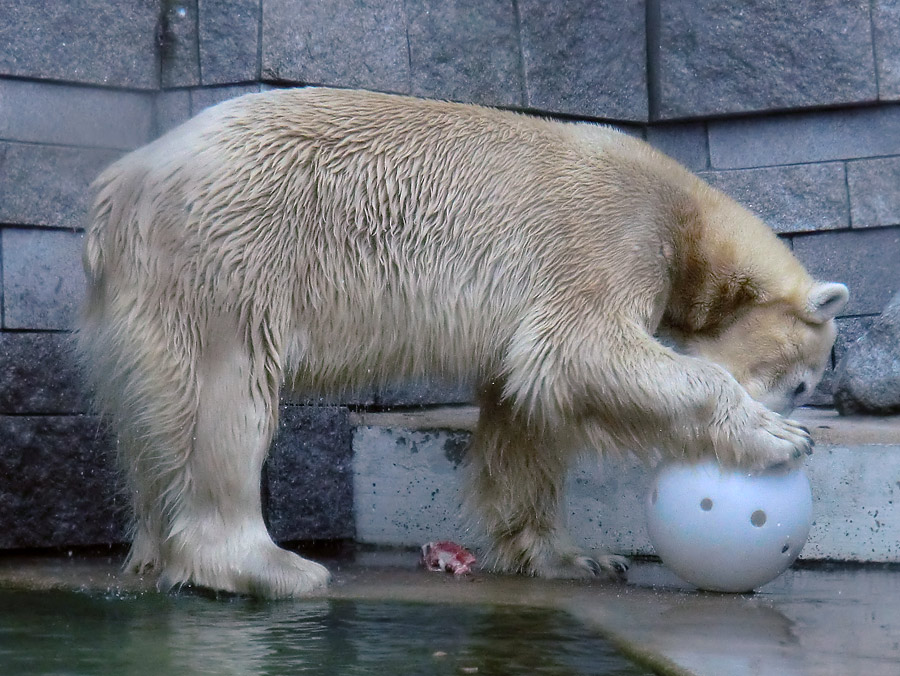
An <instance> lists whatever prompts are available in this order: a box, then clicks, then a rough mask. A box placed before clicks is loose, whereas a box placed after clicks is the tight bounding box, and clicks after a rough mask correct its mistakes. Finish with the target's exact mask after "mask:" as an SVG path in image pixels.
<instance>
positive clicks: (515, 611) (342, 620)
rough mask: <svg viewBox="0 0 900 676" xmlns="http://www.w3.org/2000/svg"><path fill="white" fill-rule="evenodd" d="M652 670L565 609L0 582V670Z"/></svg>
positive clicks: (188, 675) (502, 675) (123, 673)
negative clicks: (85, 590)
mask: <svg viewBox="0 0 900 676" xmlns="http://www.w3.org/2000/svg"><path fill="white" fill-rule="evenodd" d="M473 673H474V674H479V675H480V676H484V675H485V674H488V675H491V674H495V675H497V676H515V675H517V674H523V675H524V674H553V675H559V676H576V675H580V674H591V675H605V676H649V674H650V673H651V672H649V671H646V670H644V669H642V668H639V667H636V666H635V665H633V664H632V663H631V662H629V661H628V660H627V659H625V658H624V657H622V656H621V655H620V654H619V653H618V652H616V650H615V649H614V648H613V647H612V646H611V645H610V643H609V642H608V641H605V640H604V639H602V638H599V637H598V636H596V635H594V634H592V633H591V632H590V631H588V630H587V629H586V628H585V627H583V626H582V625H580V624H579V623H578V622H576V621H575V620H573V619H572V618H570V617H569V616H568V615H566V614H564V613H561V612H556V611H547V610H533V609H520V608H509V607H495V606H469V607H463V606H451V605H416V604H407V603H376V602H356V601H328V600H321V601H304V602H296V603H259V602H255V601H251V600H245V599H235V600H226V601H222V600H213V599H208V598H202V597H197V596H178V597H174V596H162V595H157V594H147V595H144V596H134V597H128V598H123V597H119V596H102V595H96V594H93V595H92V594H81V593H72V592H31V591H3V590H0V674H3V675H4V676H6V675H9V676H28V675H32V674H54V675H60V676H61V675H64V674H65V675H76V674H78V675H81V674H84V675H88V674H103V675H104V676H130V675H133V674H153V675H154V676H158V675H160V676H162V675H167V674H173V675H177V676H192V675H193V674H217V675H230V674H271V675H272V676H280V675H282V674H315V675H322V676H326V675H327V676H353V675H354V674H378V675H379V676H394V675H395V674H413V675H417V674H422V675H423V676H424V675H427V676H441V675H443V674H473Z"/></svg>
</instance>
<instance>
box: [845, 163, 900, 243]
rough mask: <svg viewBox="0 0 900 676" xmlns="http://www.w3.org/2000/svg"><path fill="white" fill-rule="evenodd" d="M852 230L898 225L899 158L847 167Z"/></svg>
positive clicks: (899, 193)
mask: <svg viewBox="0 0 900 676" xmlns="http://www.w3.org/2000/svg"><path fill="white" fill-rule="evenodd" d="M847 183H848V185H849V187H850V215H851V219H852V221H851V222H852V224H853V227H854V228H867V227H871V226H877V225H897V224H898V223H900V157H888V158H883V159H877V160H861V161H859V162H850V163H848V164H847Z"/></svg>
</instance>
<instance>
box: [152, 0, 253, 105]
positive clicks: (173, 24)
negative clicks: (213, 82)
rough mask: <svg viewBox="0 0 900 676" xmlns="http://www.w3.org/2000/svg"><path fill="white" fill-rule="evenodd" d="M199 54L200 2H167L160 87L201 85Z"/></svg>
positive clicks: (162, 22) (162, 12)
mask: <svg viewBox="0 0 900 676" xmlns="http://www.w3.org/2000/svg"><path fill="white" fill-rule="evenodd" d="M198 52H199V47H198V43H197V0H163V1H162V7H161V8H160V27H159V60H160V67H159V71H160V85H161V86H162V87H195V86H197V85H199V84H200V59H199V58H198V57H197V54H198ZM254 54H255V52H254Z"/></svg>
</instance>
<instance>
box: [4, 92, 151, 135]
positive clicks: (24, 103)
mask: <svg viewBox="0 0 900 676" xmlns="http://www.w3.org/2000/svg"><path fill="white" fill-rule="evenodd" d="M152 134H153V95H152V94H150V93H144V92H128V91H118V90H112V89H96V88H91V87H72V86H69V85H60V84H48V83H46V82H26V81H22V80H3V79H0V138H3V139H4V140H8V141H25V142H28V143H54V144H59V145H70V146H93V147H97V148H119V149H122V148H124V149H130V148H135V147H137V146H139V145H143V144H144V143H146V142H147V141H149V140H150V138H151V136H152Z"/></svg>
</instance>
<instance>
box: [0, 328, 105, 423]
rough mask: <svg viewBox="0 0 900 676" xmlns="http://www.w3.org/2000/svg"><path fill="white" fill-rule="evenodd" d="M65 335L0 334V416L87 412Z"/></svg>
mask: <svg viewBox="0 0 900 676" xmlns="http://www.w3.org/2000/svg"><path fill="white" fill-rule="evenodd" d="M74 348H75V346H74V341H73V340H72V338H71V336H70V335H69V334H61V333H18V332H16V333H9V332H6V331H3V332H0V413H14V414H18V415H25V414H34V413H40V414H44V415H46V414H61V413H82V412H84V411H86V410H88V404H87V398H86V396H85V392H84V389H83V387H82V381H81V376H80V372H79V369H78V366H77V364H76V359H75V349H74Z"/></svg>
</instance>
